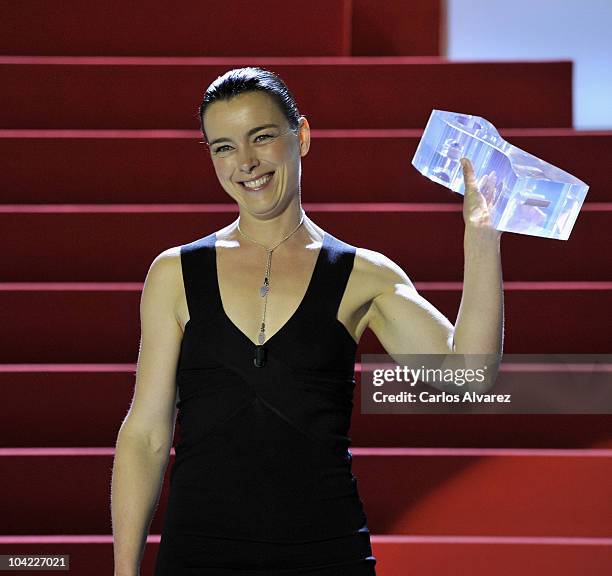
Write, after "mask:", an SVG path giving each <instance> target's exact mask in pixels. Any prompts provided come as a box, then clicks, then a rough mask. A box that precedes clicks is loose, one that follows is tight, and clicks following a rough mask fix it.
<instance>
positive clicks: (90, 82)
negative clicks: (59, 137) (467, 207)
mask: <svg viewBox="0 0 612 576" xmlns="http://www.w3.org/2000/svg"><path fill="white" fill-rule="evenodd" d="M246 65H261V66H264V67H267V68H271V69H273V70H274V71H275V72H277V73H278V74H279V75H280V76H281V78H283V80H284V81H285V82H286V83H287V85H288V86H289V88H290V90H291V91H292V92H293V94H294V96H295V98H296V99H297V103H298V106H299V108H300V111H301V113H302V114H305V115H306V116H307V117H308V119H309V122H310V123H311V127H312V128H355V127H359V128H418V129H423V127H424V126H425V124H426V123H427V120H428V118H429V116H430V114H431V110H432V109H433V108H438V109H442V110H455V111H458V112H464V113H468V114H478V115H481V116H484V117H485V118H487V119H488V120H489V121H491V122H492V123H493V124H495V125H496V126H497V127H498V128H511V127H519V128H530V127H541V128H553V127H566V128H567V127H571V126H572V63H571V62H570V61H558V62H555V61H545V62H469V63H455V62H448V61H445V60H441V59H437V58H410V57H401V56H400V57H381V58H377V57H373V58H370V57H347V58H344V57H337V58H336V57H329V58H327V57H321V58H253V57H248V58H246V57H245V58H161V57H160V58H153V57H152V58H135V57H134V58H129V57H125V58H120V57H116V58H110V57H109V58H105V57H100V58H93V57H84V58H80V57H35V56H31V57H30V56H3V57H0V84H1V85H2V86H4V87H5V88H4V90H3V92H2V96H3V100H2V105H1V106H0V127H2V128H28V129H30V128H79V129H82V128H113V129H115V128H172V129H176V128H181V129H185V128H187V129H194V130H197V129H198V127H199V121H198V106H199V104H200V101H201V99H202V96H203V93H204V91H205V89H206V87H207V86H208V85H209V84H210V83H211V82H212V81H213V80H214V79H215V78H216V77H217V76H219V75H220V74H223V73H224V72H226V71H227V70H229V69H230V68H234V67H241V66H246ZM483 78H486V91H487V93H488V94H494V95H495V97H494V98H483V96H482V94H483ZM458 86H460V87H461V89H460V90H458V89H450V88H449V87H458ZM315 87H316V89H315ZM51 88H52V89H51ZM347 91H349V92H347ZM347 93H350V95H351V97H348V98H347ZM41 94H44V95H45V96H44V98H41V96H40V95H41Z"/></svg>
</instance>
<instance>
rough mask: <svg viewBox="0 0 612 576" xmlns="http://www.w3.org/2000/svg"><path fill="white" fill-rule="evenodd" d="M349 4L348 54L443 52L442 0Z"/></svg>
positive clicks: (363, 0)
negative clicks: (351, 14) (350, 24)
mask: <svg viewBox="0 0 612 576" xmlns="http://www.w3.org/2000/svg"><path fill="white" fill-rule="evenodd" d="M352 4H353V17H352V37H353V42H352V54H354V55H358V56H394V55H397V56H410V55H413V56H438V55H444V54H446V2H445V1H441V0H411V1H410V2H404V1H402V0H387V1H386V2H380V0H353V2H352Z"/></svg>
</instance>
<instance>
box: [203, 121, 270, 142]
mask: <svg viewBox="0 0 612 576" xmlns="http://www.w3.org/2000/svg"><path fill="white" fill-rule="evenodd" d="M264 128H280V126H279V125H278V124H264V125H263V126H257V128H251V129H250V130H249V131H248V132H247V136H251V135H252V134H255V132H259V131H260V130H263V129H264ZM226 141H227V142H231V141H232V139H231V138H227V137H223V138H215V139H214V140H213V141H212V142H209V144H208V145H209V146H212V145H213V144H217V143H218V142H226Z"/></svg>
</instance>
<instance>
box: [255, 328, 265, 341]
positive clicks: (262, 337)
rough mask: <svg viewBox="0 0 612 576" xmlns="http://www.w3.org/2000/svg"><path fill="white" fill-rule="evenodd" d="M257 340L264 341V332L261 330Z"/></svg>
mask: <svg viewBox="0 0 612 576" xmlns="http://www.w3.org/2000/svg"><path fill="white" fill-rule="evenodd" d="M257 341H258V342H259V343H260V344H263V343H264V342H265V341H266V333H265V332H264V331H263V330H262V331H261V332H260V333H259V335H258V336H257Z"/></svg>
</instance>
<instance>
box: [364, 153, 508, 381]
mask: <svg viewBox="0 0 612 576" xmlns="http://www.w3.org/2000/svg"><path fill="white" fill-rule="evenodd" d="M463 166H464V168H463V173H464V179H465V197H464V200H463V218H464V221H465V232H464V253H465V266H464V278H463V294H462V297H461V304H460V306H459V312H458V314H457V320H456V322H455V325H454V326H453V325H452V324H451V323H450V322H449V320H448V319H447V318H446V317H445V316H444V315H443V314H442V313H441V312H440V311H439V310H438V309H437V308H436V307H435V306H433V305H432V304H431V303H430V302H428V301H427V300H426V299H425V298H423V297H422V296H421V295H420V294H419V293H418V292H417V290H416V289H415V287H414V285H413V284H412V282H411V281H410V279H409V278H408V276H407V274H406V273H405V272H404V271H403V270H402V269H401V268H400V267H399V266H398V265H397V264H396V263H395V262H393V261H392V260H390V259H389V258H387V257H386V256H383V255H380V254H378V253H376V254H375V257H376V259H375V266H373V267H372V274H371V278H373V281H374V282H375V289H374V290H373V291H374V293H375V294H376V295H375V296H374V298H373V299H372V302H371V304H372V305H371V306H370V307H369V309H368V313H367V315H366V318H365V320H366V326H367V327H368V328H370V329H371V330H372V331H373V332H374V334H376V336H377V338H378V339H379V341H380V342H381V344H382V345H383V347H384V348H385V350H386V351H387V353H388V354H389V355H390V356H391V357H392V358H393V359H395V360H396V361H397V362H399V363H402V357H403V355H405V354H418V355H429V354H435V355H443V356H444V357H445V358H444V360H443V363H442V366H444V367H448V368H451V367H452V368H460V367H464V368H469V369H478V368H482V367H483V365H486V366H487V371H486V374H487V377H486V378H485V381H483V382H481V383H480V384H478V385H477V384H472V386H470V388H471V389H474V390H475V391H479V392H481V391H486V390H488V389H490V388H491V387H492V386H493V384H494V383H495V379H496V377H497V371H498V369H499V364H500V362H501V357H502V350H503V317H504V307H503V286H502V270H501V254H500V238H501V232H500V231H498V230H495V229H494V228H493V227H492V226H491V220H490V216H489V210H488V207H487V202H486V199H485V196H487V197H490V195H491V194H493V192H494V189H495V174H494V173H492V174H491V175H489V176H485V177H483V178H482V179H481V181H480V182H479V183H477V182H476V179H475V177H474V171H473V168H472V165H471V163H470V161H469V160H467V161H466V162H465V163H464V164H463ZM432 385H433V386H434V387H435V388H439V389H440V390H446V389H447V386H446V385H444V384H432Z"/></svg>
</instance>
